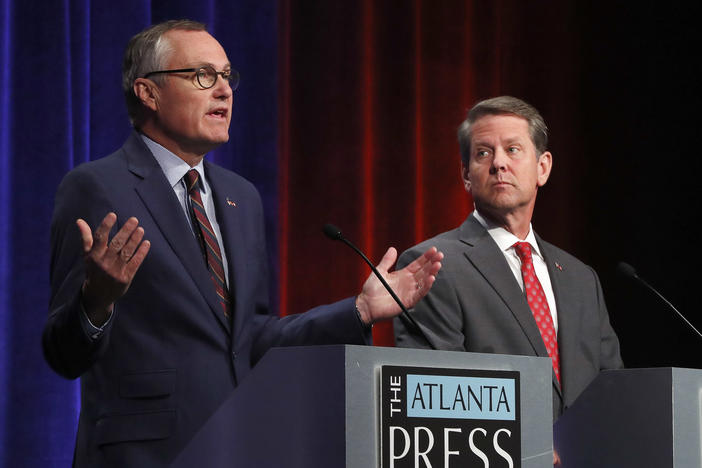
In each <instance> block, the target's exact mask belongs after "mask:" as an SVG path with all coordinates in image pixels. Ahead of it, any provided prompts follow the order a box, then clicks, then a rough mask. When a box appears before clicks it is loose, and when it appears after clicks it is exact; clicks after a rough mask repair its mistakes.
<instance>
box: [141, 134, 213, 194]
mask: <svg viewBox="0 0 702 468" xmlns="http://www.w3.org/2000/svg"><path fill="white" fill-rule="evenodd" d="M139 136H141V139H142V140H144V143H146V146H147V147H148V148H149V150H151V153H152V154H153V155H154V158H156V162H158V165H159V166H161V170H162V171H163V173H164V174H165V176H166V179H167V180H168V183H169V184H171V187H175V186H176V185H177V184H179V183H180V181H181V180H182V179H183V177H184V176H185V174H186V173H187V172H188V171H189V170H190V169H195V170H196V171H197V172H198V174H199V175H200V180H201V181H202V182H203V183H201V184H200V190H202V191H206V189H205V187H206V184H205V183H204V181H205V165H204V163H203V161H204V158H203V159H201V160H200V162H199V163H197V165H196V166H195V167H190V165H189V164H188V163H186V162H185V161H183V160H182V159H181V158H179V157H178V156H176V155H175V154H174V153H172V152H171V151H169V150H167V149H166V148H164V147H163V146H161V145H160V144H158V143H156V142H155V141H154V140H152V139H151V138H149V137H147V136H146V135H144V134H143V133H140V134H139Z"/></svg>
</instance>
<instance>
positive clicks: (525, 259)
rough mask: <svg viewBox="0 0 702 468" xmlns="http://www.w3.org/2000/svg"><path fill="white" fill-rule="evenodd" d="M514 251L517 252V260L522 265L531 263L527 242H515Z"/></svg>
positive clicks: (529, 247)
mask: <svg viewBox="0 0 702 468" xmlns="http://www.w3.org/2000/svg"><path fill="white" fill-rule="evenodd" d="M514 251H515V252H517V255H518V256H519V260H521V261H522V263H532V258H531V245H530V244H529V243H528V242H516V243H515V244H514Z"/></svg>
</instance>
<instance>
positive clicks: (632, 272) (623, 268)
mask: <svg viewBox="0 0 702 468" xmlns="http://www.w3.org/2000/svg"><path fill="white" fill-rule="evenodd" d="M617 271H618V272H619V273H620V274H621V275H623V276H625V277H627V278H633V279H635V280H636V281H638V282H639V283H641V284H643V285H644V286H646V287H647V288H648V289H650V290H651V291H653V292H654V293H655V294H656V295H657V296H658V297H660V298H661V299H663V302H665V303H666V304H667V305H668V307H670V308H671V309H673V310H674V311H675V313H676V314H678V317H680V318H681V319H682V320H683V322H685V323H686V324H687V326H688V327H690V328H691V329H692V330H694V332H695V333H697V336H699V337H700V338H702V333H700V332H699V331H698V330H697V329H696V328H695V327H694V325H692V324H691V323H690V321H689V320H687V319H686V318H685V316H684V315H683V314H682V313H681V312H680V311H679V310H678V309H676V308H675V306H674V305H673V304H671V303H670V301H668V299H666V298H665V297H663V295H662V294H661V293H659V292H658V291H657V290H656V289H655V288H654V287H653V286H651V285H650V284H648V282H646V280H644V279H643V278H641V277H640V276H639V275H638V273H636V269H635V268H634V267H633V266H631V265H629V264H628V263H624V262H619V264H617Z"/></svg>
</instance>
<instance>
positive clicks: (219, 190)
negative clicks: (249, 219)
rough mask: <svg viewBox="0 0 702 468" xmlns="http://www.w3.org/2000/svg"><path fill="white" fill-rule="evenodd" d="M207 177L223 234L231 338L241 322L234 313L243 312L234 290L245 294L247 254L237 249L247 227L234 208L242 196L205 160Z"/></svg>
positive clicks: (240, 328)
mask: <svg viewBox="0 0 702 468" xmlns="http://www.w3.org/2000/svg"><path fill="white" fill-rule="evenodd" d="M205 171H206V177H207V180H208V181H209V184H210V187H211V188H212V196H213V199H214V204H215V212H216V213H217V223H219V229H220V232H221V233H222V245H224V252H225V253H226V255H227V263H228V268H227V269H228V270H229V271H228V273H229V284H228V287H229V293H230V295H231V297H232V299H233V301H232V315H233V318H232V320H233V323H232V326H233V332H232V336H234V337H235V339H236V336H237V333H238V332H239V331H241V330H242V323H243V320H244V317H243V314H241V313H236V311H237V310H238V311H242V310H245V307H244V304H243V302H244V301H245V299H246V297H245V294H237V291H246V290H248V289H247V286H246V285H245V283H246V282H247V281H248V277H247V274H246V272H247V268H246V252H244V251H243V250H242V249H241V248H237V247H238V246H242V245H247V244H246V243H245V242H244V234H243V226H245V225H246V223H244V222H243V221H242V217H243V212H242V209H243V207H240V206H238V205H237V201H239V202H241V200H242V199H243V197H242V195H241V194H240V193H239V192H238V185H237V184H233V183H232V182H231V181H230V180H228V179H227V177H226V175H225V174H226V173H225V172H224V171H222V170H221V169H220V168H218V167H217V166H214V165H213V164H210V163H209V162H208V161H205Z"/></svg>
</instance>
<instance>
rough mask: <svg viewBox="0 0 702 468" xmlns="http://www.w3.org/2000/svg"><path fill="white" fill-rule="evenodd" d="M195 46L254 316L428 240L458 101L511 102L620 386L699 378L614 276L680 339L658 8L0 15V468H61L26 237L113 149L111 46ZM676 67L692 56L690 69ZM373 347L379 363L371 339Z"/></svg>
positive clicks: (211, 5)
mask: <svg viewBox="0 0 702 468" xmlns="http://www.w3.org/2000/svg"><path fill="white" fill-rule="evenodd" d="M181 17H189V18H192V19H196V20H201V21H204V22H206V23H208V24H209V25H210V29H211V31H212V32H213V34H214V35H215V36H216V37H217V38H218V39H219V40H220V42H221V43H222V45H223V46H224V47H225V49H226V50H227V52H228V55H229V58H230V60H231V61H232V64H233V66H234V67H235V68H237V69H238V70H239V71H240V72H241V76H242V82H241V86H240V88H239V90H238V91H237V92H236V93H235V97H234V113H233V119H232V127H231V141H230V142H229V143H228V144H227V145H225V146H223V147H222V148H220V149H219V150H217V151H216V152H214V153H213V154H212V155H210V156H209V157H210V158H211V159H213V160H215V161H216V162H218V163H220V164H222V165H224V166H226V167H229V168H231V169H233V170H235V171H237V172H239V173H241V174H242V175H244V176H245V177H247V178H249V179H250V180H252V181H253V182H254V183H255V184H256V186H257V187H258V188H259V190H260V191H261V193H262V196H263V199H264V204H265V208H266V216H267V219H266V222H267V232H268V244H269V253H270V255H271V284H272V286H273V287H272V290H273V297H272V304H273V305H274V311H275V312H276V313H277V312H280V313H283V314H289V313H299V312H303V311H304V310H306V309H308V308H309V307H311V306H314V305H317V304H319V303H323V302H331V301H334V300H336V299H339V298H341V297H344V296H348V295H352V294H355V293H356V292H358V291H359V289H360V286H361V284H362V281H363V279H364V278H365V277H366V275H367V274H368V268H367V267H365V266H364V265H363V264H362V263H361V261H360V260H359V259H358V258H357V257H356V256H355V254H353V253H352V252H351V251H349V250H347V249H346V248H345V247H344V246H343V245H342V244H340V243H334V242H331V241H329V240H327V239H326V238H324V237H323V235H322V234H321V227H322V225H323V224H324V223H326V222H332V223H335V224H337V225H338V226H339V227H341V229H342V230H343V231H344V233H345V235H346V236H347V237H348V238H349V239H351V240H353V241H355V242H357V243H358V244H359V246H360V247H361V248H363V249H364V250H365V251H366V252H367V254H368V255H369V257H371V258H372V259H373V260H374V261H375V262H377V261H379V259H380V257H381V256H382V254H383V252H384V250H385V249H386V248H387V247H388V246H390V245H394V246H395V247H397V248H398V249H399V250H400V251H402V250H404V249H406V248H408V247H409V246H411V245H413V244H414V243H416V242H418V241H420V240H422V239H424V238H426V237H429V236H432V235H434V234H437V233H439V232H441V231H444V230H447V229H451V228H453V227H455V226H457V225H458V224H460V222H461V221H462V220H463V219H464V218H465V216H466V215H467V214H468V212H469V210H470V209H471V206H472V205H471V202H470V200H469V199H468V198H467V196H466V195H465V194H464V192H463V189H462V186H461V182H460V176H459V156H458V145H457V143H456V137H455V131H456V127H457V126H458V124H459V123H460V121H461V120H462V118H463V117H464V115H465V112H466V110H467V109H468V108H469V107H470V106H471V105H472V104H473V103H474V102H475V101H477V100H478V99H482V98H486V97H490V96H494V95H497V94H512V95H515V96H519V97H522V98H524V99H525V100H527V101H529V102H531V103H532V104H534V105H535V106H536V107H537V108H539V109H540V110H541V111H542V113H543V115H544V117H545V119H546V121H547V123H548V124H549V127H550V129H551V135H552V138H551V142H550V148H551V151H552V152H553V153H554V170H553V173H552V178H551V180H550V181H549V183H548V184H547V186H546V187H544V188H543V189H542V190H541V191H540V193H539V201H538V204H537V211H536V215H535V219H534V227H535V229H536V230H537V231H538V232H539V233H540V234H541V235H542V236H543V237H544V238H546V239H548V240H550V241H552V242H553V243H555V244H557V245H559V246H561V247H563V248H565V249H567V250H569V251H571V252H573V253H574V254H575V255H576V256H578V257H580V258H581V259H582V260H584V261H585V262H587V263H589V264H591V265H593V266H594V267H595V268H596V269H597V270H598V272H599V273H600V274H601V277H602V280H603V285H604V288H605V294H606V296H607V299H608V304H609V306H610V311H611V315H612V321H613V324H614V327H615V329H616V330H617V332H618V333H619V334H620V337H621V340H622V345H623V354H624V359H625V362H626V363H627V364H628V365H630V366H655V365H677V366H688V367H700V364H702V363H701V362H700V359H699V358H698V357H697V356H699V353H698V352H696V350H697V349H699V348H698V346H699V342H696V341H695V339H694V338H691V336H690V335H689V334H688V332H687V331H686V330H685V329H684V328H683V327H682V326H681V325H680V324H679V322H678V321H676V319H675V318H674V317H673V316H672V315H671V313H670V312H668V311H667V310H666V309H665V308H664V307H663V306H662V304H661V303H660V301H658V300H657V299H655V298H653V297H652V296H650V295H649V294H648V293H647V292H646V291H644V290H643V289H641V288H639V287H637V286H636V285H633V284H631V283H628V282H625V281H621V280H619V279H617V278H616V277H615V276H614V274H613V273H612V271H613V266H614V265H615V264H616V262H617V261H619V260H626V261H628V262H631V263H632V264H634V265H635V266H637V267H638V268H639V270H640V271H641V273H642V275H643V276H646V277H647V278H648V279H649V280H651V282H652V283H654V284H656V285H658V286H659V288H660V289H661V290H662V291H663V292H664V293H665V294H666V295H668V296H669V297H670V299H671V300H672V301H673V302H674V303H675V304H676V305H678V306H679V307H680V308H681V309H682V310H683V311H684V312H686V313H688V314H689V315H690V318H691V320H692V321H693V323H695V324H696V325H698V327H699V326H700V325H702V320H701V319H700V318H699V317H698V316H697V315H698V314H697V311H698V305H697V297H696V295H695V294H693V291H695V289H696V288H695V286H696V281H695V280H696V279H697V278H698V277H699V273H698V270H699V267H698V265H699V264H700V260H701V255H700V249H699V248H698V247H697V246H696V244H695V241H696V237H697V236H696V233H697V229H693V225H695V226H696V220H697V218H698V217H699V215H698V212H699V206H700V197H699V193H700V191H699V188H698V187H699V183H698V181H697V179H698V178H699V176H698V174H699V172H700V163H699V157H698V156H697V154H696V153H697V152H698V148H697V146H698V145H697V135H698V134H699V130H698V127H699V124H698V122H699V116H698V111H697V109H699V107H700V106H699V105H700V97H699V91H698V83H697V80H698V78H697V77H698V76H699V72H700V70H699V65H698V64H697V61H696V60H694V59H693V57H694V56H696V52H697V50H698V45H699V44H698V43H697V41H698V40H697V39H696V37H697V35H698V34H697V24H696V16H695V15H694V14H692V12H690V11H687V10H686V9H685V7H677V9H676V7H674V6H672V5H666V6H665V9H663V8H662V7H661V6H660V4H659V3H658V2H646V1H644V2H637V3H636V4H629V3H628V2H622V4H616V3H615V4H612V3H611V2H607V3H602V4H601V5H597V4H596V3H593V2H563V1H536V2H523V1H518V0H514V1H507V0H495V1H478V0H475V1H470V0H463V1H458V0H453V1H452V0H442V1H437V0H433V1H429V0H402V1H400V0H396V1H391V0H382V1H370V0H359V1H357V2H335V1H328V0H300V1H293V0H279V1H276V0H263V1H260V0H249V1H245V0H238V1H234V0H209V1H203V2H191V1H182V0H169V1H165V0H161V1H147V0H125V1H121V2H103V1H90V0H75V1H71V0H64V1H60V2H59V1H55V2H44V1H39V0H22V1H19V0H0V34H1V35H2V41H1V42H0V73H2V79H1V80H0V288H1V289H0V454H1V455H0V456H1V458H0V460H2V463H3V465H4V466H8V467H10V466H11V467H15V466H37V467H43V466H69V465H70V459H71V455H72V450H73V442H74V431H75V424H76V420H77V412H78V383H77V381H76V382H70V381H66V380H64V379H62V378H60V377H58V376H56V375H54V374H53V373H52V372H51V371H50V370H49V369H48V367H47V366H46V364H45V363H44V361H43V358H42V355H41V346H40V335H41V330H42V326H43V322H44V319H45V316H46V313H47V303H48V289H49V288H48V268H49V267H48V265H49V224H50V218H51V212H52V208H53V196H54V192H55V190H56V187H57V185H58V183H59V181H60V180H61V178H62V176H63V175H64V174H65V173H66V172H67V171H69V170H70V169H71V168H73V167H75V166H76V165H78V164H80V163H82V162H84V161H88V160H90V159H95V158H98V157H101V156H104V155H106V154H108V153H110V152H112V151H113V150H115V149H116V148H118V147H119V146H120V145H121V143H122V141H123V140H124V138H125V137H126V136H127V134H128V132H129V126H128V122H127V117H126V112H125V110H124V105H123V96H122V93H121V90H120V67H121V56H122V52H123V48H124V46H125V44H126V42H127V40H128V39H129V37H131V36H132V35H133V34H135V33H136V32H138V31H140V30H141V29H143V28H144V27H146V26H147V25H149V24H151V23H153V22H158V21H161V20H164V19H169V18H181ZM693 54H694V55H693ZM374 335H375V339H376V344H381V345H392V343H393V340H392V334H391V329H390V327H389V326H388V325H378V326H376V330H375V333H374Z"/></svg>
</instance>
